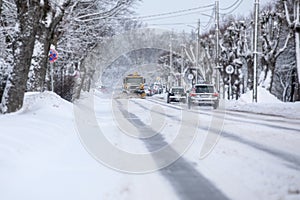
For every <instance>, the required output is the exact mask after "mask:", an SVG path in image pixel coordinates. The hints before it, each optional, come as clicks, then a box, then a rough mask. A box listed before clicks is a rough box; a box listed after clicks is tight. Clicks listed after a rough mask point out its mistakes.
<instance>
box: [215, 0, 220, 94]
mask: <svg viewBox="0 0 300 200" xmlns="http://www.w3.org/2000/svg"><path fill="white" fill-rule="evenodd" d="M215 9H216V10H215V26H216V85H217V90H218V92H220V72H219V64H220V63H219V43H220V41H219V30H220V28H219V21H220V19H219V0H216V1H215Z"/></svg>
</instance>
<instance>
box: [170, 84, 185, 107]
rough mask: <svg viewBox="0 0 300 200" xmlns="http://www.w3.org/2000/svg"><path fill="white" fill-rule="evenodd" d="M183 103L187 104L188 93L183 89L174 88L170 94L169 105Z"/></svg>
mask: <svg viewBox="0 0 300 200" xmlns="http://www.w3.org/2000/svg"><path fill="white" fill-rule="evenodd" d="M170 102H183V103H186V92H185V90H184V88H183V87H172V88H171V89H170V91H169V92H168V96H167V103H170Z"/></svg>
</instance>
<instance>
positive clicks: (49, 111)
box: [0, 93, 300, 200]
mask: <svg viewBox="0 0 300 200" xmlns="http://www.w3.org/2000/svg"><path fill="white" fill-rule="evenodd" d="M94 102H95V106H94V111H95V116H96V119H97V125H98V126H99V127H100V128H101V130H102V132H103V134H104V135H105V137H106V138H107V139H108V140H109V141H110V143H111V144H112V145H113V146H114V147H115V148H118V149H121V150H123V151H126V152H128V153H131V154H149V155H150V156H151V155H152V157H151V158H152V160H153V163H160V162H162V161H161V160H159V157H155V155H154V156H153V154H154V153H155V152H157V151H159V150H161V149H163V148H164V147H165V146H167V145H169V144H170V143H172V142H173V141H174V140H176V137H177V135H178V133H179V132H180V131H179V130H180V127H182V126H184V125H186V126H187V127H185V128H186V129H183V130H189V129H188V126H189V125H192V124H189V123H188V122H185V121H184V120H186V119H185V118H184V117H183V116H184V113H185V112H186V113H189V116H194V117H195V118H199V123H198V125H197V127H198V128H197V129H196V130H197V132H196V133H195V137H193V136H194V134H190V133H186V135H184V134H183V135H181V137H180V138H181V139H182V140H186V141H191V142H192V143H191V145H190V146H189V148H188V149H187V150H186V151H184V152H177V149H174V148H170V151H168V153H169V154H170V157H180V156H181V154H182V156H181V157H180V158H179V159H178V160H177V161H176V162H174V163H173V164H171V165H169V166H167V167H164V168H162V169H157V170H155V169H154V170H153V171H152V172H149V173H139V174H134V173H132V172H131V173H126V172H120V170H114V169H112V168H111V167H107V165H105V163H104V164H103V163H101V162H98V161H97V160H96V159H94V158H95V155H93V152H91V151H90V149H89V147H88V146H86V145H84V144H83V142H84V141H82V138H81V134H80V133H79V134H78V133H77V132H76V123H75V122H76V119H75V118H74V116H73V108H72V105H71V104H70V103H68V102H65V101H63V100H61V99H60V98H59V97H58V96H56V95H54V94H52V93H43V94H27V95H26V102H25V107H24V109H23V110H22V111H21V112H19V113H17V114H13V115H5V116H0V127H1V131H0V149H1V151H0V194H1V199H5V200H15V199H23V200H24V199H28V200H29V199H30V200H35V199H91V200H93V199H95V200H96V199H97V200H98V199H111V200H112V199H118V200H119V199H197V200H198V199H205V200H206V199H208V200H210V199H246V200H247V199H251V200H252V199H268V200H273V199H274V200H278V199H288V200H296V199H300V149H299V146H300V134H299V132H300V126H299V124H300V119H297V118H290V119H286V118H284V117H280V116H272V115H261V114H255V113H246V112H236V111H228V110H227V111H226V112H224V111H223V110H221V109H220V110H216V111H215V110H213V109H211V108H210V107H199V108H197V107H196V108H195V109H193V110H188V109H187V108H186V105H180V104H176V103H174V104H171V105H170V104H167V103H165V101H164V100H162V99H157V98H148V99H145V100H143V99H131V100H129V101H126V100H122V99H117V100H113V101H112V100H111V99H110V98H107V97H105V96H103V95H99V94H96V95H95V98H94ZM112 102H115V103H116V104H113V103H112ZM113 105H118V107H116V106H113ZM113 108H117V109H116V110H115V112H113ZM116 112H117V114H118V116H116ZM291 112H293V111H291ZM121 117H122V118H124V119H125V120H127V122H129V123H130V124H131V125H134V126H135V127H136V130H137V131H141V132H142V133H141V134H140V135H139V136H143V137H141V138H139V137H133V135H128V134H124V130H122V127H120V125H119V124H118V122H120V121H118V120H119V119H120V118H121ZM154 118H158V119H162V120H161V123H158V122H157V121H155V119H154ZM213 120H216V121H218V122H221V124H222V126H217V127H214V126H211V125H212V124H214V123H212V121H213ZM152 122H155V123H158V124H159V126H161V127H156V126H155V124H153V123H152ZM93 125H94V124H93ZM93 125H92V126H93ZM192 130H193V129H192ZM220 130H221V134H220V136H219V135H218V133H219V131H220ZM87 133H88V132H87ZM144 136H152V137H149V138H147V137H144ZM208 139H210V140H208ZM210 143H211V144H212V145H211V144H210ZM205 145H206V146H208V147H210V149H211V151H210V153H209V154H207V155H206V156H205V157H203V156H201V155H202V154H201V151H202V150H203V148H205V147H206V146H205ZM104 153H105V154H107V155H111V156H113V153H112V152H104ZM161 159H162V160H163V159H165V157H162V158H161ZM120 162H122V159H120ZM129 164H130V165H133V166H134V165H139V163H137V162H136V163H129ZM141 166H142V165H141ZM158 168H159V167H158Z"/></svg>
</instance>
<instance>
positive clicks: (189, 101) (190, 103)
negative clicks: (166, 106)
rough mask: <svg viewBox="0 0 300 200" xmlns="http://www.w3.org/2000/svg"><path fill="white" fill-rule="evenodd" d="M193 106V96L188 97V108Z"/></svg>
mask: <svg viewBox="0 0 300 200" xmlns="http://www.w3.org/2000/svg"><path fill="white" fill-rule="evenodd" d="M191 108H192V102H191V98H188V109H191Z"/></svg>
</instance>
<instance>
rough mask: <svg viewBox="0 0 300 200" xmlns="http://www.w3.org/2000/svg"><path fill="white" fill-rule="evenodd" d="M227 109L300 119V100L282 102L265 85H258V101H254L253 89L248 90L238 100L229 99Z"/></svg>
mask: <svg viewBox="0 0 300 200" xmlns="http://www.w3.org/2000/svg"><path fill="white" fill-rule="evenodd" d="M226 109H227V110H235V111H241V112H252V113H258V114H266V115H276V116H283V117H286V118H296V119H300V102H294V103H293V102H281V101H280V100H279V99H277V98H276V97H275V96H273V95H272V94H271V93H270V92H269V91H267V90H266V89H265V88H263V87H258V90H257V103H254V102H252V91H248V92H247V93H245V94H243V95H242V96H241V97H240V99H239V100H237V101H228V100H227V101H226Z"/></svg>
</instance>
